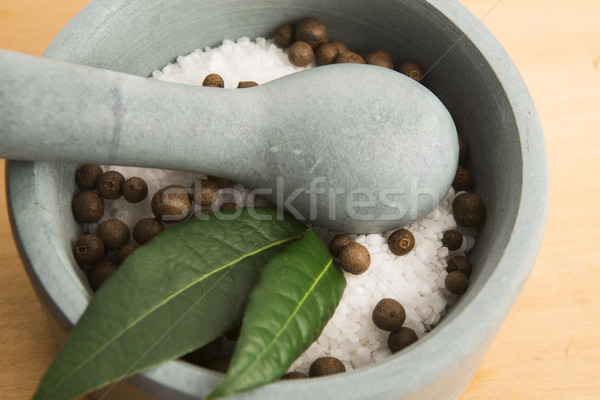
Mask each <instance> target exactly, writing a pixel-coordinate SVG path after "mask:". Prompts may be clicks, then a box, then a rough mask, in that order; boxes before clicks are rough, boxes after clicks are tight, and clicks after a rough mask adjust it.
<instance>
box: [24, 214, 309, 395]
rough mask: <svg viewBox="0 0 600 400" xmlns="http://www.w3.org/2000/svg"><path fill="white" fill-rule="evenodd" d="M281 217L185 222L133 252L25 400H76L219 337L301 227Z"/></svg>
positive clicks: (234, 320)
mask: <svg viewBox="0 0 600 400" xmlns="http://www.w3.org/2000/svg"><path fill="white" fill-rule="evenodd" d="M280 217H281V214H280V212H278V211H277V210H275V209H242V210H241V212H240V215H239V216H238V217H237V218H235V219H230V220H223V219H219V218H218V216H209V217H208V218H207V220H197V219H192V220H189V221H186V222H184V223H182V224H180V225H178V226H176V227H174V228H172V229H169V230H167V231H165V232H163V233H161V234H160V235H158V236H157V237H156V238H154V239H152V240H151V241H150V242H148V243H147V244H145V245H143V246H141V247H140V248H139V249H138V250H137V251H136V252H135V253H134V254H132V255H131V256H130V257H128V258H127V260H126V261H125V262H124V263H123V264H122V265H121V266H120V267H119V268H118V269H117V271H116V272H115V273H114V275H113V276H111V277H110V279H108V280H107V281H106V282H105V283H104V284H103V285H102V287H101V288H100V289H99V290H98V291H97V292H96V294H95V295H94V297H93V298H92V300H91V301H90V304H89V305H88V307H87V309H86V311H85V312H84V314H83V315H82V317H81V318H80V320H79V321H78V323H77V325H76V326H75V328H74V329H73V331H72V332H71V334H70V336H69V338H68V340H67V341H66V343H65V344H64V346H63V347H62V349H61V350H60V352H59V354H58V355H57V356H56V358H55V359H54V361H53V363H52V364H51V365H50V367H49V368H48V371H46V374H45V375H44V377H43V378H42V381H41V382H40V385H39V386H38V389H37V391H36V393H35V394H34V396H33V399H34V400H69V399H74V398H78V397H80V396H82V395H84V394H85V393H88V392H90V391H92V390H95V389H98V388H100V387H103V386H105V385H108V384H110V383H111V382H115V381H118V380H121V379H124V378H126V377H128V376H130V375H133V374H135V373H138V372H140V371H143V370H146V369H148V368H151V367H154V366H157V365H159V364H161V363H163V362H165V361H168V360H172V359H175V358H177V357H180V356H182V355H184V354H186V353H188V352H190V351H192V350H194V349H196V348H199V347H201V346H203V345H204V344H206V343H208V342H210V341H211V340H213V339H215V338H216V337H218V336H220V335H222V334H223V333H225V332H226V331H227V330H228V329H229V328H230V327H231V326H233V325H234V324H236V323H237V322H239V320H240V319H241V315H242V312H243V309H244V307H245V305H246V303H247V298H248V294H249V293H250V288H251V287H252V285H253V284H254V283H255V282H256V280H257V278H258V276H259V274H260V271H261V270H262V269H263V267H264V265H265V264H266V263H267V262H268V260H270V259H271V257H273V255H275V254H276V253H277V252H278V251H279V250H281V249H282V248H283V247H284V246H285V245H286V244H288V243H290V242H292V241H294V240H296V239H298V238H299V237H301V236H302V234H303V233H304V232H305V231H306V230H307V228H306V226H304V225H303V224H302V223H300V222H298V221H296V220H295V219H294V218H292V217H291V216H289V215H287V214H284V215H283V218H280ZM215 288H218V290H215Z"/></svg>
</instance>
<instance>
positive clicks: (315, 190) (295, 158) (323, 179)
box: [238, 64, 458, 233]
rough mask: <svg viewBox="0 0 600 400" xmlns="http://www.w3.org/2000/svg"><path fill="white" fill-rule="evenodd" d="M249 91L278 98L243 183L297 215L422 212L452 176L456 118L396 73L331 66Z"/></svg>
mask: <svg viewBox="0 0 600 400" xmlns="http://www.w3.org/2000/svg"><path fill="white" fill-rule="evenodd" d="M249 90H255V91H256V93H257V95H258V94H259V93H260V96H261V97H264V98H270V99H274V100H273V101H272V102H271V103H270V104H269V105H268V106H267V108H268V109H269V114H270V115H271V118H269V119H268V122H265V123H263V124H262V126H263V127H264V129H263V132H264V135H263V136H264V138H263V141H262V143H261V145H262V149H261V153H260V155H261V157H260V159H259V160H257V161H256V162H257V165H254V166H253V168H252V170H253V171H260V173H258V174H255V173H253V174H252V176H248V177H246V179H244V180H243V182H246V183H248V184H249V185H250V186H251V187H261V188H269V189H267V190H266V191H265V192H267V193H266V195H265V196H266V197H267V198H268V199H269V200H270V201H272V202H273V203H274V204H277V205H278V206H279V207H283V208H285V209H286V210H287V211H289V212H291V213H292V214H293V215H294V216H295V217H296V218H298V219H301V220H305V221H310V222H312V223H314V224H316V225H319V226H323V227H327V228H329V229H333V230H337V231H344V232H353V233H373V232H383V231H387V230H390V229H394V228H397V227H400V226H403V225H406V224H408V223H410V222H412V221H415V220H417V219H419V218H422V217H423V216H425V215H427V214H428V213H429V212H431V211H432V210H433V209H434V208H435V207H436V206H437V205H438V204H439V203H440V202H441V200H442V199H443V198H444V196H445V195H446V193H447V192H448V189H449V188H450V185H451V184H452V180H453V179H454V176H455V173H456V168H457V164H458V139H457V133H456V128H455V126H454V123H453V121H452V118H451V116H450V114H449V112H448V111H447V109H446V108H445V107H444V105H443V104H442V103H441V101H440V100H439V99H438V98H437V97H436V96H435V95H434V94H433V93H431V92H430V91H429V90H427V88H425V87H424V86H422V85H421V84H419V83H417V82H415V81H414V80H412V79H410V78H408V77H406V76H404V75H402V74H400V73H398V72H395V71H391V70H389V69H387V68H380V67H374V66H369V65H357V64H342V65H330V66H324V67H319V68H315V69H312V70H309V71H304V72H300V73H297V74H293V75H289V76H286V77H283V78H280V79H278V80H275V81H272V82H269V83H267V84H264V85H261V86H258V87H255V88H252V89H249ZM275 99H276V100H275ZM238 179H239V176H238ZM271 189H272V190H271ZM268 190H271V191H270V192H268ZM263 193H264V192H263Z"/></svg>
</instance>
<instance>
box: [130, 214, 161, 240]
mask: <svg viewBox="0 0 600 400" xmlns="http://www.w3.org/2000/svg"><path fill="white" fill-rule="evenodd" d="M164 230H165V227H164V226H163V225H162V224H161V223H160V222H158V221H157V220H156V219H155V218H144V219H141V220H139V221H138V222H137V223H136V224H135V225H134V227H133V240H135V241H136V242H137V243H138V244H139V245H140V246H141V245H143V244H145V243H147V242H148V241H149V240H150V239H152V238H153V237H154V236H156V235H158V234H159V233H161V232H162V231H164Z"/></svg>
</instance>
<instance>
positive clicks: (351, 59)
mask: <svg viewBox="0 0 600 400" xmlns="http://www.w3.org/2000/svg"><path fill="white" fill-rule="evenodd" d="M335 63H336V64H345V63H350V64H365V60H364V59H363V58H362V57H361V56H359V55H358V54H356V53H353V52H351V51H347V52H345V53H342V54H340V55H339V56H337V58H336V59H335Z"/></svg>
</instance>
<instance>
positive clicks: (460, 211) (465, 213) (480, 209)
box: [452, 193, 485, 227]
mask: <svg viewBox="0 0 600 400" xmlns="http://www.w3.org/2000/svg"><path fill="white" fill-rule="evenodd" d="M452 212H453V213H454V220H455V221H456V223H457V224H459V225H462V226H469V227H475V226H479V225H481V223H483V220H484V219H485V204H484V203H483V199H482V198H481V196H479V195H478V194H476V193H463V194H460V195H458V196H457V197H456V198H455V199H454V202H453V203H452Z"/></svg>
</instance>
